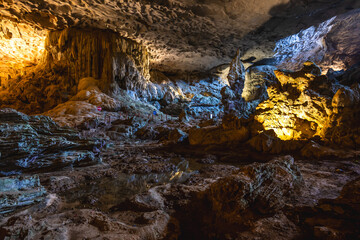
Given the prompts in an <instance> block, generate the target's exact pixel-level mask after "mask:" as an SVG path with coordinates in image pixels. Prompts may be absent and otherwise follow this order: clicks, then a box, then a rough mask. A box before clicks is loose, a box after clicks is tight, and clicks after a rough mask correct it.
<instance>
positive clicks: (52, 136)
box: [0, 109, 102, 175]
mask: <svg viewBox="0 0 360 240" xmlns="http://www.w3.org/2000/svg"><path fill="white" fill-rule="evenodd" d="M0 131H1V135H0V152H1V155H0V165H1V175H13V174H16V173H17V174H18V173H21V172H29V171H32V172H33V171H43V170H44V169H47V170H51V169H59V168H63V167H66V166H84V165H90V164H95V163H97V162H98V161H99V157H98V153H99V151H100V150H99V149H101V147H102V141H98V140H83V139H80V136H79V133H78V132H76V131H74V130H72V129H70V128H62V127H59V126H58V125H57V124H56V123H55V122H53V121H52V120H51V119H50V118H49V117H45V116H27V115H25V114H22V113H20V112H17V111H15V110H13V109H1V110H0Z"/></svg>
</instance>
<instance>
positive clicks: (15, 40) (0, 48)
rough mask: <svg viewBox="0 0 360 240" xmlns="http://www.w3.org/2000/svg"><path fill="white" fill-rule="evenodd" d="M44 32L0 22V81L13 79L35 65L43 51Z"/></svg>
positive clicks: (23, 25)
mask: <svg viewBox="0 0 360 240" xmlns="http://www.w3.org/2000/svg"><path fill="white" fill-rule="evenodd" d="M45 38H46V31H43V30H39V29H36V28H34V27H32V26H30V25H27V24H22V23H15V22H11V21H9V20H0V59H1V61H0V79H1V78H5V79H7V78H9V77H14V76H15V75H17V74H20V73H22V70H23V68H25V67H28V66H32V65H36V64H37V63H38V62H39V61H40V59H41V56H42V54H43V52H44V50H45Z"/></svg>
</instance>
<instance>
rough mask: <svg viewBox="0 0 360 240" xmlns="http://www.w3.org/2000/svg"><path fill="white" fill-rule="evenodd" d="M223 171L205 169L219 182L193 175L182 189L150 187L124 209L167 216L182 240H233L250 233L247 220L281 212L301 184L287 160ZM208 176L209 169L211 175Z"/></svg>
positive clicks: (295, 170)
mask: <svg viewBox="0 0 360 240" xmlns="http://www.w3.org/2000/svg"><path fill="white" fill-rule="evenodd" d="M223 167H224V168H221V166H213V167H209V168H211V169H212V170H213V171H214V173H215V175H217V176H219V178H218V179H203V180H200V181H199V180H197V179H198V176H194V177H193V178H190V179H189V182H188V183H187V184H186V185H185V184H173V185H170V184H167V185H165V186H159V187H154V188H152V189H150V190H149V191H148V192H147V193H144V194H141V195H138V196H136V197H135V198H132V199H131V200H130V202H128V205H127V207H129V206H131V208H133V209H138V210H142V211H144V210H146V211H154V210H156V209H163V210H165V211H167V212H170V213H171V217H172V218H174V222H173V224H175V226H178V227H176V228H180V229H181V234H182V235H181V236H183V237H185V238H196V239H208V238H213V237H217V238H220V239H222V238H224V237H225V236H227V237H229V236H231V237H232V238H235V236H237V234H241V232H244V231H246V230H249V229H251V227H252V224H251V222H253V221H255V220H261V219H264V218H267V217H269V216H273V215H274V214H276V213H277V212H279V211H280V210H281V209H283V208H284V206H285V203H286V201H287V200H288V199H290V198H291V197H293V196H294V194H295V193H296V191H297V190H298V188H299V187H300V186H301V185H302V183H303V180H302V176H301V174H300V171H299V169H298V167H297V166H296V165H295V164H294V159H293V158H292V157H291V156H285V157H281V158H278V159H274V160H272V161H270V162H269V163H263V164H260V163H254V164H251V165H248V166H245V167H241V168H240V169H234V168H231V169H226V167H225V166H223ZM210 172H211V170H210V169H209V174H210V175H211V173H210ZM214 173H213V174H214ZM204 175H205V176H206V173H204ZM129 204H130V205H129ZM189 216H191V218H189ZM170 226H173V225H170ZM173 227H174V226H173Z"/></svg>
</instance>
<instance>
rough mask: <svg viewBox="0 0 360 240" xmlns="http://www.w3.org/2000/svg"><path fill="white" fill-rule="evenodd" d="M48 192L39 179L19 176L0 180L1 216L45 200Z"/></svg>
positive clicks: (35, 176) (34, 176)
mask: <svg viewBox="0 0 360 240" xmlns="http://www.w3.org/2000/svg"><path fill="white" fill-rule="evenodd" d="M45 194H46V190H45V188H44V187H43V186H41V184H40V180H39V177H38V176H37V175H33V176H17V177H2V178H0V214H4V213H9V212H11V211H14V210H16V209H19V208H22V207H26V206H29V205H32V204H34V203H37V202H40V201H42V200H44V197H45V196H44V195H45Z"/></svg>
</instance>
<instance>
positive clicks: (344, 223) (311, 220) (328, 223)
mask: <svg viewBox="0 0 360 240" xmlns="http://www.w3.org/2000/svg"><path fill="white" fill-rule="evenodd" d="M359 200H360V179H359V178H357V179H355V180H354V181H351V182H349V183H347V184H346V185H345V186H344V187H343V189H342V191H341V194H340V196H339V197H338V198H336V199H321V200H319V203H318V204H317V205H316V206H315V207H313V208H306V207H305V208H302V209H299V214H300V219H301V220H302V222H303V223H304V224H306V225H307V226H308V227H310V228H311V229H312V230H313V231H312V234H313V235H314V236H315V237H318V238H319V239H356V238H359V236H360V231H359V229H360V218H359V216H360V205H359Z"/></svg>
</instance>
